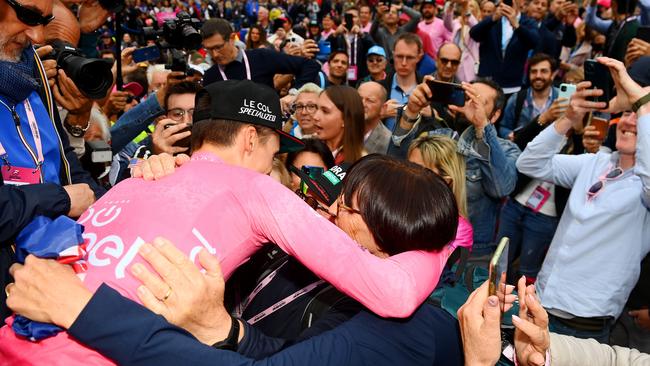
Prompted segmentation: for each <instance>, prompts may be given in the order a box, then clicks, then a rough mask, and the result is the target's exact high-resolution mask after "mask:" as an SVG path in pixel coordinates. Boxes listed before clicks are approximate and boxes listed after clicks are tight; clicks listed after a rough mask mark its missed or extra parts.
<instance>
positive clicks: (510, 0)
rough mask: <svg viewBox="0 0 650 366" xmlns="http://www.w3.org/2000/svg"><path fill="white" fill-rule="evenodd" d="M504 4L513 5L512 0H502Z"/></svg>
mask: <svg viewBox="0 0 650 366" xmlns="http://www.w3.org/2000/svg"><path fill="white" fill-rule="evenodd" d="M502 1H503V3H504V4H506V5H508V6H510V7H512V0H502Z"/></svg>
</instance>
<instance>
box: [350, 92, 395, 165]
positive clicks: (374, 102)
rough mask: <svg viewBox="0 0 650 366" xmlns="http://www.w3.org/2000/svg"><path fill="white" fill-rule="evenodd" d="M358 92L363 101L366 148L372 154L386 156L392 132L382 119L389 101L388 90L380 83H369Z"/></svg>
mask: <svg viewBox="0 0 650 366" xmlns="http://www.w3.org/2000/svg"><path fill="white" fill-rule="evenodd" d="M358 92H359V95H360V96H361V100H362V101H363V117H364V121H365V130H364V133H365V135H364V137H365V138H364V147H365V148H366V151H368V153H370V154H373V153H378V154H385V153H386V151H388V143H389V142H390V136H391V132H390V130H389V129H388V128H387V127H386V126H385V125H384V124H383V123H381V119H380V116H381V111H382V108H384V103H386V99H387V93H386V89H384V87H383V86H382V85H381V84H379V83H378V82H375V81H368V82H365V83H363V84H361V85H360V86H359V89H358Z"/></svg>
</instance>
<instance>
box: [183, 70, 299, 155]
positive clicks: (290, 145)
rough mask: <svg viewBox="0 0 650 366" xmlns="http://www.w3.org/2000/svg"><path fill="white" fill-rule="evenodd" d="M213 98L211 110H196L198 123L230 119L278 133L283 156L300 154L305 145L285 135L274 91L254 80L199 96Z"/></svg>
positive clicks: (214, 88) (224, 84)
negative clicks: (292, 153) (290, 153)
mask: <svg viewBox="0 0 650 366" xmlns="http://www.w3.org/2000/svg"><path fill="white" fill-rule="evenodd" d="M205 94H208V95H210V107H209V108H203V109H195V110H194V115H193V120H194V123H200V122H201V121H204V120H208V119H211V118H215V119H226V120H232V121H238V122H244V123H250V124H253V125H258V126H264V127H269V128H272V129H274V130H275V131H276V132H277V133H278V134H279V135H280V152H288V151H298V150H301V149H302V148H303V147H304V146H305V145H304V143H303V142H302V141H301V140H300V139H298V138H296V137H294V136H291V135H289V134H288V133H286V132H284V131H282V108H281V107H280V98H279V97H278V94H277V93H276V92H275V90H273V89H271V88H270V87H268V86H266V85H263V84H258V83H255V82H252V81H250V80H226V81H221V82H216V83H212V84H210V85H208V86H206V87H205V88H203V90H201V91H200V92H199V93H198V94H197V95H196V100H197V101H198V100H200V99H201V98H202V97H203V96H204V95H205Z"/></svg>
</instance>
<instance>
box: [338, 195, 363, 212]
mask: <svg viewBox="0 0 650 366" xmlns="http://www.w3.org/2000/svg"><path fill="white" fill-rule="evenodd" d="M341 209H344V210H345V211H347V212H349V213H351V214H359V215H361V211H359V210H357V209H356V208H352V207H350V206H348V205H346V204H345V203H343V195H340V196H339V198H338V200H337V204H336V216H339V214H340V213H341Z"/></svg>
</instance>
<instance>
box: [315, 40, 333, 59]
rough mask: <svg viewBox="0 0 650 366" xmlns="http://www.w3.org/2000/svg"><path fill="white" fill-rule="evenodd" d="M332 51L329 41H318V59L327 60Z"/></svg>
mask: <svg viewBox="0 0 650 366" xmlns="http://www.w3.org/2000/svg"><path fill="white" fill-rule="evenodd" d="M330 53H332V45H331V44H330V43H329V42H327V41H319V42H318V53H317V54H316V59H317V60H318V61H327V58H328V57H329V55H330Z"/></svg>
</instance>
